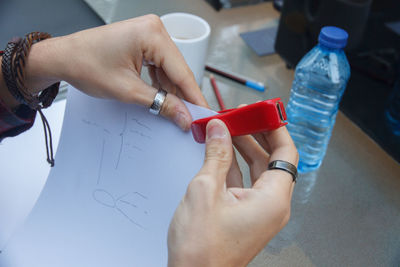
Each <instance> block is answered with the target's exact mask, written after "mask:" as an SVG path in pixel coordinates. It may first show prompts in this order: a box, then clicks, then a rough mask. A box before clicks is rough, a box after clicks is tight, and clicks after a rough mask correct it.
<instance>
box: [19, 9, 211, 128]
mask: <svg viewBox="0 0 400 267" xmlns="http://www.w3.org/2000/svg"><path fill="white" fill-rule="evenodd" d="M144 63H145V64H146V63H149V64H151V65H150V68H149V72H150V75H151V77H152V79H153V85H154V87H153V86H151V85H149V84H147V83H145V82H144V81H143V80H142V79H141V77H140V75H141V71H142V67H143V64H144ZM59 80H65V81H67V82H69V83H70V84H72V85H73V86H75V87H76V88H78V89H80V90H82V91H83V92H84V93H86V94H89V95H91V96H95V97H101V98H112V99H116V100H119V101H122V102H126V103H135V104H140V105H143V106H145V107H150V105H151V104H152V102H153V100H154V96H155V94H156V93H157V90H158V88H163V89H164V90H166V91H168V92H169V94H167V97H166V100H165V102H164V104H163V106H162V109H161V115H163V116H165V117H166V118H168V119H170V120H172V121H174V122H175V123H176V124H177V125H179V126H180V127H181V128H182V129H184V130H188V129H189V128H190V123H191V120H192V119H191V116H190V113H189V111H188V110H187V108H186V106H185V105H184V103H183V102H182V100H181V98H180V97H182V98H183V99H185V100H187V101H189V102H191V103H193V104H197V105H201V106H207V102H206V100H205V99H204V97H203V95H202V94H201V91H200V88H199V86H198V85H197V83H196V81H195V78H194V76H193V73H192V71H191V70H190V68H189V67H188V66H187V64H186V63H185V60H184V58H183V56H182V55H181V53H180V52H179V50H178V48H177V47H176V46H175V44H174V42H173V41H172V40H171V38H170V36H169V35H168V32H167V31H166V29H165V28H164V25H163V24H162V22H161V20H160V18H159V17H158V16H156V15H146V16H142V17H138V18H133V19H129V20H125V21H121V22H117V23H113V24H109V25H105V26H101V27H97V28H92V29H88V30H84V31H81V32H77V33H74V34H71V35H67V36H62V37H57V38H51V39H47V40H44V41H42V42H39V43H37V44H35V45H33V46H32V50H31V54H30V55H29V57H28V62H27V66H26V82H27V87H28V88H35V90H37V91H40V90H42V89H44V88H46V87H47V86H49V85H51V84H52V83H55V82H57V81H59Z"/></svg>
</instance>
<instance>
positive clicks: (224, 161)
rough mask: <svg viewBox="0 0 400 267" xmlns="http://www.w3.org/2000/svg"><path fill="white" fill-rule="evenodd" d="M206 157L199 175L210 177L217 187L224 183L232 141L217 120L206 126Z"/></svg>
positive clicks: (224, 127) (226, 130)
mask: <svg viewBox="0 0 400 267" xmlns="http://www.w3.org/2000/svg"><path fill="white" fill-rule="evenodd" d="M206 130H207V135H206V155H205V160H204V165H203V167H202V169H201V170H200V172H199V174H203V175H207V176H212V177H214V178H215V179H213V180H214V181H215V182H216V183H218V186H222V185H223V184H224V183H225V181H226V176H227V174H228V171H229V169H230V166H231V163H232V155H233V150H232V140H231V136H230V133H229V131H228V128H227V127H226V125H225V124H224V123H223V122H222V121H221V120H217V119H213V120H211V121H210V122H209V123H208V124H207V129H206Z"/></svg>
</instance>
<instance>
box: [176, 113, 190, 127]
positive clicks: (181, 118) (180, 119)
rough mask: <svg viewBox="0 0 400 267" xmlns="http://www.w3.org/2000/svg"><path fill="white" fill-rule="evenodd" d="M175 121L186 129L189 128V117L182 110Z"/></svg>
mask: <svg viewBox="0 0 400 267" xmlns="http://www.w3.org/2000/svg"><path fill="white" fill-rule="evenodd" d="M174 121H175V123H176V124H177V125H178V126H179V127H180V128H181V129H182V130H184V131H187V130H189V127H188V125H189V124H188V118H187V117H186V115H185V114H184V113H182V112H177V113H176V115H175V118H174Z"/></svg>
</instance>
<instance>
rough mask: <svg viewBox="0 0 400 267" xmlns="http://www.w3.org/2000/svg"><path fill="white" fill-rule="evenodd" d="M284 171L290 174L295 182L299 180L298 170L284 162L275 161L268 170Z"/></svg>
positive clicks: (269, 165)
mask: <svg viewBox="0 0 400 267" xmlns="http://www.w3.org/2000/svg"><path fill="white" fill-rule="evenodd" d="M273 169H278V170H283V171H286V172H288V173H290V174H291V175H292V177H293V182H296V180H297V168H296V166H294V165H293V164H292V163H290V162H287V161H284V160H274V161H272V162H270V163H269V164H268V170H273Z"/></svg>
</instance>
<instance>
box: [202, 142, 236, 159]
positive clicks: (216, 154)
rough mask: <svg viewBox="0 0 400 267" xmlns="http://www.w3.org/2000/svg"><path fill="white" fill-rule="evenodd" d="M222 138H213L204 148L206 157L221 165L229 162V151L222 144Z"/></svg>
mask: <svg viewBox="0 0 400 267" xmlns="http://www.w3.org/2000/svg"><path fill="white" fill-rule="evenodd" d="M222 141H223V140H218V139H217V140H213V144H210V145H209V146H208V148H207V150H206V159H207V160H211V161H216V162H218V163H220V164H222V165H227V164H228V165H230V164H231V161H232V160H231V154H232V153H231V151H229V150H230V148H227V147H225V146H223V145H222V144H221V143H222Z"/></svg>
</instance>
